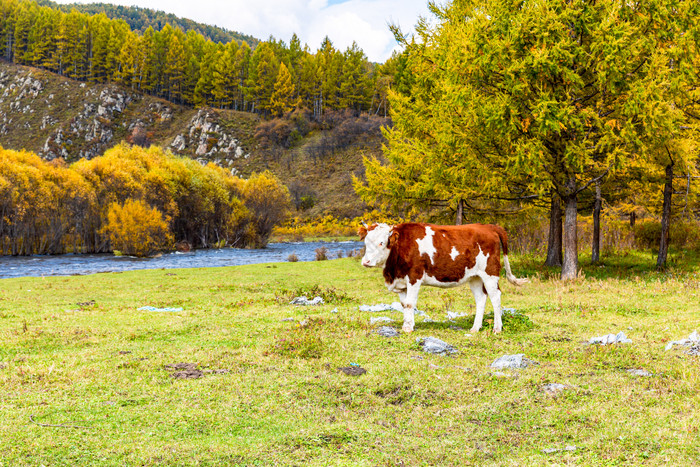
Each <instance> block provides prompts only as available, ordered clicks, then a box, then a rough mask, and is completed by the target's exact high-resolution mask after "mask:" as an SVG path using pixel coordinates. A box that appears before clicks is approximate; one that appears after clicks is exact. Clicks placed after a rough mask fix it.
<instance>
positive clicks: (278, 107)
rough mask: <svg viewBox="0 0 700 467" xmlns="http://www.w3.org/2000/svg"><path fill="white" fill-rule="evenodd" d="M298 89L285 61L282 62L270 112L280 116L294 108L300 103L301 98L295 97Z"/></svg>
mask: <svg viewBox="0 0 700 467" xmlns="http://www.w3.org/2000/svg"><path fill="white" fill-rule="evenodd" d="M295 95H296V90H295V89H294V83H292V75H291V74H289V70H288V69H287V66H286V65H285V64H284V63H281V64H280V71H279V73H278V74H277V81H275V88H274V90H273V92H272V97H271V98H270V112H271V113H272V115H275V116H280V115H284V114H285V113H287V112H290V111H292V110H294V108H295V107H296V106H297V105H298V104H299V100H298V99H296V98H295Z"/></svg>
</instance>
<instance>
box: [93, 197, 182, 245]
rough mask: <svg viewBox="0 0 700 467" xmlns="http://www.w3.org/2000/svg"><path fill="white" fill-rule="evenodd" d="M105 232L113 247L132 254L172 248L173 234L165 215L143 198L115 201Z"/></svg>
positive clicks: (111, 207)
mask: <svg viewBox="0 0 700 467" xmlns="http://www.w3.org/2000/svg"><path fill="white" fill-rule="evenodd" d="M103 233H104V234H106V235H108V237H109V241H110V243H111V245H112V249H114V250H119V251H121V252H122V254H125V255H131V256H139V257H143V256H149V255H151V254H153V253H154V252H156V251H159V250H163V249H170V248H171V246H172V244H173V236H172V234H171V233H170V229H169V228H168V222H167V220H166V219H164V217H163V214H162V213H161V212H160V211H159V210H158V209H156V208H152V207H150V206H149V205H147V204H146V203H145V202H143V201H141V200H127V201H126V202H125V203H124V204H119V203H112V204H111V205H110V206H109V210H108V212H107V222H106V223H105V225H104V227H103Z"/></svg>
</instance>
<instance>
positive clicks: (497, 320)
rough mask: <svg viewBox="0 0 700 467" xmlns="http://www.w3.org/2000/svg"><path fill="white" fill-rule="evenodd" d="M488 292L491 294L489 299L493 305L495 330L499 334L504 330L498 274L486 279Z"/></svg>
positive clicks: (485, 283)
mask: <svg viewBox="0 0 700 467" xmlns="http://www.w3.org/2000/svg"><path fill="white" fill-rule="evenodd" d="M484 287H485V288H486V293H488V294H489V300H491V305H493V332H494V333H495V334H498V333H499V332H501V331H502V330H503V321H502V320H501V289H499V288H498V276H488V277H487V278H486V280H485V281H484Z"/></svg>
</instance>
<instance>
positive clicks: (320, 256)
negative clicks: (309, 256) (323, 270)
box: [314, 246, 328, 261]
mask: <svg viewBox="0 0 700 467" xmlns="http://www.w3.org/2000/svg"><path fill="white" fill-rule="evenodd" d="M314 251H315V252H316V261H325V260H327V259H328V249H327V248H326V247H325V246H322V247H321V248H316V249H315V250H314Z"/></svg>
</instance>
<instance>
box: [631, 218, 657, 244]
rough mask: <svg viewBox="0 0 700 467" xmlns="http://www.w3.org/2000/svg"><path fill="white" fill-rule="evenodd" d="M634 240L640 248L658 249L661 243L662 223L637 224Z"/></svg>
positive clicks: (647, 222)
mask: <svg viewBox="0 0 700 467" xmlns="http://www.w3.org/2000/svg"><path fill="white" fill-rule="evenodd" d="M634 239H635V243H636V244H637V246H638V247H641V248H652V249H653V248H658V247H659V243H660V242H661V223H660V222H655V221H645V222H637V224H636V225H635V226H634Z"/></svg>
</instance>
